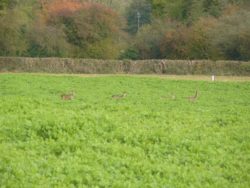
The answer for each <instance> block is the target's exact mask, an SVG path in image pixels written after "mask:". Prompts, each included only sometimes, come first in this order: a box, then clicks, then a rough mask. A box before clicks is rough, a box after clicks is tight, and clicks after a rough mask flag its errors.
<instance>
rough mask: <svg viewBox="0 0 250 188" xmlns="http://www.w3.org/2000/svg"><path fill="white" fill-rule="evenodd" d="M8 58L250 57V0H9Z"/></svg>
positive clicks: (2, 29)
mask: <svg viewBox="0 0 250 188" xmlns="http://www.w3.org/2000/svg"><path fill="white" fill-rule="evenodd" d="M0 56H28V57H73V58H94V59H165V58H166V59H214V60H217V59H225V60H227V59H230V60H249V59H250V3H249V0H175V1H173V0H128V1H120V0H25V1H24V0H1V1H0Z"/></svg>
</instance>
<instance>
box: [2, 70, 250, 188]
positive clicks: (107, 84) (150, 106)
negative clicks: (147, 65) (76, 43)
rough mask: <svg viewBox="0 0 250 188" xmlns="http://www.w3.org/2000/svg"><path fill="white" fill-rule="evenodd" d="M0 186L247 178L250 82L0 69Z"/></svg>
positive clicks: (181, 183)
mask: <svg viewBox="0 0 250 188" xmlns="http://www.w3.org/2000/svg"><path fill="white" fill-rule="evenodd" d="M196 90H198V98H197V99H196V100H194V101H193V102H190V101H189V100H187V98H186V97H187V96H192V95H194V93H195V91H196ZM70 91H74V92H75V94H76V96H75V98H74V99H73V100H68V101H65V100H62V99H61V97H60V96H61V94H62V93H67V92H70ZM123 92H126V93H127V96H126V97H124V98H120V99H114V98H112V95H116V94H117V95H120V94H122V93H123ZM0 187H10V188H13V187H25V188H26V187H43V188H44V187H125V188H127V187H154V188H158V187H166V188H168V187H169V188H172V187H177V188H179V187H202V188H203V187H218V188H221V187H225V188H228V187H232V188H234V187H242V188H247V187H250V82H237V81H234V82H230V81H229V82H214V83H212V82H210V81H201V80H200V81H199V80H196V81H191V80H168V79H162V78H157V77H135V76H129V77H128V76H105V77H104V76H100V77H76V76H66V75H65V76H49V75H28V74H17V75H15V74H2V75H1V74H0Z"/></svg>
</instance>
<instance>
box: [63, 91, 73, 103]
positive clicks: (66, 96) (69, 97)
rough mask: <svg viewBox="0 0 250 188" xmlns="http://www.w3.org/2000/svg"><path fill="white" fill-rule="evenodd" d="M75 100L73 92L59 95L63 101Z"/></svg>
mask: <svg viewBox="0 0 250 188" xmlns="http://www.w3.org/2000/svg"><path fill="white" fill-rule="evenodd" d="M74 98H75V92H73V91H71V92H69V93H66V94H62V95H61V99H62V100H65V101H69V100H73V99H74Z"/></svg>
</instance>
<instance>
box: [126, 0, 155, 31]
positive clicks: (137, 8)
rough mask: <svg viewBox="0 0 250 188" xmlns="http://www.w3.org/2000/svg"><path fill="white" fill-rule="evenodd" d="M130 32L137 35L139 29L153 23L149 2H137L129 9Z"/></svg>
mask: <svg viewBox="0 0 250 188" xmlns="http://www.w3.org/2000/svg"><path fill="white" fill-rule="evenodd" d="M126 17H127V22H128V28H127V30H128V32H129V33H131V34H135V33H137V32H138V29H139V27H141V26H143V25H145V24H149V23H150V22H151V4H150V3H149V2H148V0H135V1H133V2H132V3H131V5H130V6H129V7H128V10H127V13H126Z"/></svg>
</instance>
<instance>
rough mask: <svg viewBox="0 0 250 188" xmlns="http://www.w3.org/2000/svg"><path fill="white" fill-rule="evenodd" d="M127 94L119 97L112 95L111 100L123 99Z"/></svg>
mask: <svg viewBox="0 0 250 188" xmlns="http://www.w3.org/2000/svg"><path fill="white" fill-rule="evenodd" d="M127 95H128V94H127V93H126V92H124V93H122V94H120V95H112V98H113V99H123V98H125V97H126V96H127Z"/></svg>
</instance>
